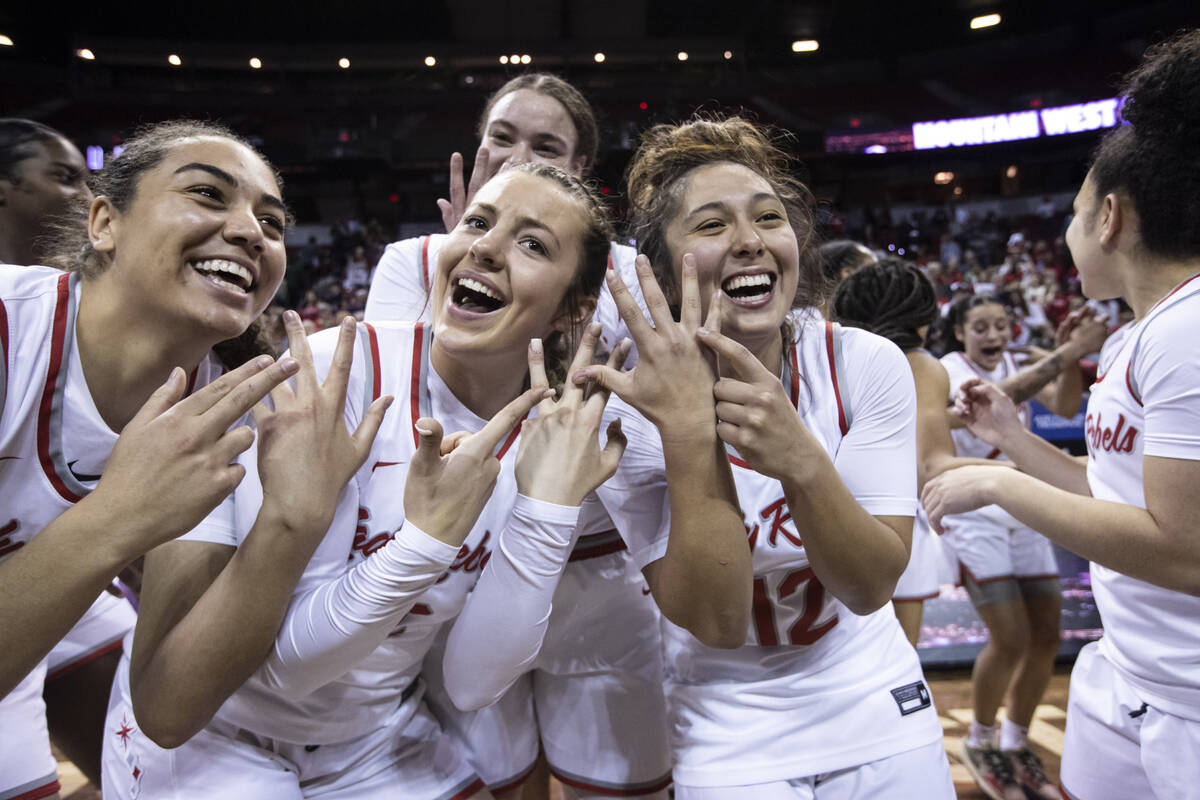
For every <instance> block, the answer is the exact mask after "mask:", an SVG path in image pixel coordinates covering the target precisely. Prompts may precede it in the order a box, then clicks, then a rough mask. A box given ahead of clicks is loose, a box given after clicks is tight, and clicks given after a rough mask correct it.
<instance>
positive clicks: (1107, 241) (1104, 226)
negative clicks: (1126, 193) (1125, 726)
mask: <svg viewBox="0 0 1200 800" xmlns="http://www.w3.org/2000/svg"><path fill="white" fill-rule="evenodd" d="M1102 202H1103V205H1102V206H1101V208H1100V244H1102V245H1105V246H1112V245H1115V244H1116V239H1117V237H1118V236H1120V235H1121V228H1122V227H1124V225H1125V222H1126V220H1125V217H1126V213H1127V211H1126V208H1125V204H1126V203H1128V202H1129V198H1128V197H1123V196H1121V195H1119V194H1117V193H1116V192H1109V193H1108V194H1106V195H1104V200H1103V201H1102Z"/></svg>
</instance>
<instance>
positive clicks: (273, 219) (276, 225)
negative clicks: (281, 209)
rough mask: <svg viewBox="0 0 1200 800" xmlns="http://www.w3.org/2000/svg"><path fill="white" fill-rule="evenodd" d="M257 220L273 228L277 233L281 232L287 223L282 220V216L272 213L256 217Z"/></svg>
mask: <svg viewBox="0 0 1200 800" xmlns="http://www.w3.org/2000/svg"><path fill="white" fill-rule="evenodd" d="M258 221H259V222H261V223H262V224H263V225H266V226H267V227H268V228H273V229H274V230H276V231H278V232H279V233H283V231H284V229H285V228H287V223H286V222H284V221H283V219H282V218H280V217H277V216H275V215H274V214H263V215H262V216H261V217H259V218H258Z"/></svg>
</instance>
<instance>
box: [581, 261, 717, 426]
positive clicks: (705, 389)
mask: <svg viewBox="0 0 1200 800" xmlns="http://www.w3.org/2000/svg"><path fill="white" fill-rule="evenodd" d="M636 264H637V276H638V283H640V284H641V286H642V296H643V297H644V298H645V299H646V307H647V308H648V309H649V311H650V318H651V320H652V321H653V326H652V325H651V323H650V322H648V321H647V320H646V318H645V316H643V314H642V311H641V309H640V308H638V304H637V301H636V300H634V299H633V295H632V294H630V292H629V289H628V288H627V287H626V286H625V284H624V282H622V280H621V276H620V275H619V274H618V273H617V271H616V270H611V269H610V270H609V271H608V273H607V274H606V276H605V279H606V280H607V281H608V288H609V291H610V292H611V293H612V296H613V300H614V301H616V304H617V309H618V310H619V311H620V313H621V318H622V319H624V320H625V325H626V326H627V327H628V328H629V334H630V336H632V337H633V341H634V343H636V344H637V348H638V364H637V366H636V367H634V368H633V370H632V371H630V372H621V371H620V370H619V369H617V368H616V367H615V366H612V365H608V364H606V365H593V366H590V367H583V368H582V369H577V370H574V371H573V373H572V374H571V380H572V381H573V382H574V383H575V384H577V385H582V384H583V383H585V382H587V381H589V380H592V381H595V382H596V384H597V385H599V386H601V387H603V388H605V389H607V390H609V391H611V392H615V393H616V394H617V395H618V396H619V397H620V398H621V399H622V400H624V401H625V402H627V403H629V404H630V405H631V406H633V407H634V408H636V409H637V410H638V411H640V412H641V413H642V414H643V415H644V416H645V417H646V418H647V419H649V420H650V421H651V422H653V423H654V424H655V425H656V426H657V427H658V429H659V431H660V432H661V433H663V434H664V435H667V434H668V433H669V432H670V431H673V430H679V431H681V432H688V431H691V430H695V429H698V426H708V427H709V429H710V430H711V428H712V425H713V419H714V417H713V401H712V385H713V382H714V381H715V380H716V373H715V370H714V368H713V364H712V361H711V358H710V354H709V351H708V350H706V349H705V348H703V347H701V346H700V343H699V341H698V340H697V339H696V331H697V330H698V329H699V328H700V286H699V283H698V281H697V279H696V265H695V259H694V258H693V257H692V255H691V254H690V253H689V254H686V255H684V257H683V281H682V301H683V302H682V304H681V307H680V318H679V322H676V321H675V320H674V319H672V317H671V309H670V306H669V305H668V303H667V299H666V297H664V296H663V293H662V289H661V288H660V287H659V285H658V281H657V280H655V278H654V271H653V270H652V269H651V268H650V260H649V259H648V258H646V256H643V255H639V256H638V257H637V261H636ZM719 305H720V304H719V303H717V302H714V303H713V304H712V307H711V308H710V310H709V318H710V319H709V321H708V326H709V327H710V328H719V326H720V323H719V316H718V315H719Z"/></svg>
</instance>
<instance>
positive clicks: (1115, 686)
mask: <svg viewBox="0 0 1200 800" xmlns="http://www.w3.org/2000/svg"><path fill="white" fill-rule="evenodd" d="M1197 340H1200V276H1198V277H1193V278H1192V279H1191V280H1189V281H1186V282H1184V283H1183V284H1181V285H1180V286H1179V287H1178V288H1177V289H1176V290H1175V291H1173V292H1172V293H1171V294H1169V295H1168V296H1167V297H1166V298H1164V299H1163V300H1161V301H1159V303H1158V305H1156V306H1155V307H1154V308H1153V309H1151V310H1150V311H1149V312H1148V313H1147V314H1146V316H1145V317H1143V318H1142V319H1141V320H1139V321H1137V322H1134V323H1131V324H1130V325H1128V326H1127V327H1126V329H1125V331H1124V335H1122V336H1119V337H1118V336H1115V335H1114V336H1113V337H1111V338H1110V339H1109V340H1108V342H1106V343H1105V345H1104V349H1103V350H1102V351H1101V354H1100V370H1099V371H1100V375H1099V377H1097V379H1096V384H1095V386H1093V388H1092V395H1091V399H1090V401H1089V403H1088V413H1087V421H1086V428H1085V430H1086V438H1087V444H1088V486H1089V487H1090V488H1091V491H1092V496H1093V497H1096V498H1098V499H1101V500H1109V501H1112V502H1117V503H1125V504H1127V505H1131V506H1137V507H1138V508H1145V507H1146V497H1145V489H1144V484H1143V475H1142V466H1143V465H1142V459H1143V457H1144V456H1156V457H1159V458H1173V459H1183V460H1186V461H1195V460H1197V459H1200V359H1197V357H1196V349H1195V342H1196V341H1197ZM1092 591H1093V592H1094V594H1095V597H1096V606H1097V607H1098V608H1099V610H1100V617H1101V620H1102V621H1103V623H1104V638H1102V639H1101V640H1100V641H1099V642H1096V643H1093V644H1089V645H1087V646H1086V647H1085V648H1084V649H1083V650H1082V651H1081V652H1080V654H1079V658H1078V659H1077V660H1076V662H1075V669H1074V670H1073V671H1072V673H1071V698H1070V704H1069V707H1068V712H1067V738H1066V742H1065V744H1064V747H1063V760H1062V772H1061V775H1062V785H1063V787H1064V788H1065V789H1066V790H1067V791H1068V792H1069V793H1070V796H1072V797H1080V798H1087V800H1093V798H1113V799H1114V800H1115V798H1127V797H1145V798H1159V800H1167V798H1176V797H1194V796H1196V794H1195V793H1196V791H1197V786H1200V598H1198V597H1193V596H1190V595H1185V594H1183V593H1182V592H1174V591H1171V590H1169V589H1163V588H1161V587H1158V586H1154V585H1152V584H1149V583H1146V582H1144V581H1140V580H1137V579H1136V578H1131V577H1129V576H1128V575H1123V574H1121V573H1120V572H1117V571H1115V570H1111V569H1108V568H1107V567H1102V566H1100V565H1099V564H1092ZM1097 754H1102V755H1103V758H1097Z"/></svg>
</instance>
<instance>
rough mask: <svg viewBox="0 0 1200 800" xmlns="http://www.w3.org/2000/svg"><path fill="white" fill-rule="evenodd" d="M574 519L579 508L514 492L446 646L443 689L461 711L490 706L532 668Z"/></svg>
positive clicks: (567, 551)
mask: <svg viewBox="0 0 1200 800" xmlns="http://www.w3.org/2000/svg"><path fill="white" fill-rule="evenodd" d="M578 522H579V506H561V505H556V504H554V503H546V502H543V501H540V500H534V499H532V498H529V497H525V496H524V495H518V496H517V501H516V503H515V504H514V505H513V510H512V516H511V517H510V518H509V524H508V525H507V526H505V529H504V531H503V532H501V534H500V538H499V540H498V542H497V545H496V550H495V552H494V553H493V555H492V559H491V560H490V561H489V562H488V565H487V568H486V569H485V570H484V571H483V575H482V576H480V578H479V582H478V583H477V584H476V585H475V589H474V590H473V591H472V592H471V595H470V597H468V598H467V604H466V607H465V608H464V609H463V611H462V613H461V614H460V615H459V617H458V619H457V620H456V621H455V623H454V627H453V628H452V629H451V631H450V636H449V639H448V641H447V644H446V657H445V660H444V662H443V672H444V679H445V685H446V692H447V693H448V694H449V695H450V699H451V700H452V701H453V702H454V704H455V705H456V706H458V707H459V708H460V709H462V710H464V711H470V710H473V709H477V708H483V707H484V706H486V705H490V704H491V703H493V702H495V701H496V700H497V699H499V697H500V696H501V695H502V694H504V692H505V691H507V690H508V688H509V687H510V686H512V684H513V682H514V681H516V679H517V678H519V677H520V676H521V675H522V674H524V673H525V672H526V671H528V670H529V669H530V668H531V667H532V666H533V662H534V660H535V659H536V658H537V655H538V652H539V650H540V649H541V646H542V639H543V638H544V637H545V635H546V627H547V624H548V623H549V620H550V611H551V600H552V599H553V597H554V592H555V590H556V589H557V588H558V581H559V578H560V577H561V576H562V572H563V569H564V568H565V567H566V564H567V561H568V559H569V558H570V556H571V549H572V548H573V547H574V544H575V533H576V527H577V525H578Z"/></svg>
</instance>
